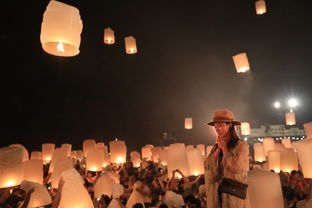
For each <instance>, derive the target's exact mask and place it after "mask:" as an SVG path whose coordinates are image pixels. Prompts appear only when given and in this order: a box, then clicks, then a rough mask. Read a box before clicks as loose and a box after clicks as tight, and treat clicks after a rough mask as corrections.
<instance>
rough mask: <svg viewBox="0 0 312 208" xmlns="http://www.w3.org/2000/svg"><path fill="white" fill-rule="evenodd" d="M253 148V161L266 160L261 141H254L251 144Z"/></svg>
mask: <svg viewBox="0 0 312 208" xmlns="http://www.w3.org/2000/svg"><path fill="white" fill-rule="evenodd" d="M253 148H254V161H256V162H263V161H266V157H265V154H264V148H263V145H262V144H261V143H255V144H254V145H253Z"/></svg>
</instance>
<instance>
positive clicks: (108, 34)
mask: <svg viewBox="0 0 312 208" xmlns="http://www.w3.org/2000/svg"><path fill="white" fill-rule="evenodd" d="M104 43H105V44H108V45H111V44H114V43H115V35H114V30H112V29H111V28H110V27H108V28H105V29H104Z"/></svg>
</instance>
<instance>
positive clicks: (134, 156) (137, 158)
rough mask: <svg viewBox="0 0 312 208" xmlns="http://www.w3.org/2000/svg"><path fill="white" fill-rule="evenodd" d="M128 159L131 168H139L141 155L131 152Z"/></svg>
mask: <svg viewBox="0 0 312 208" xmlns="http://www.w3.org/2000/svg"><path fill="white" fill-rule="evenodd" d="M130 158H131V162H132V165H133V167H135V168H138V167H140V166H141V162H142V161H141V155H140V153H138V152H136V151H132V152H130Z"/></svg>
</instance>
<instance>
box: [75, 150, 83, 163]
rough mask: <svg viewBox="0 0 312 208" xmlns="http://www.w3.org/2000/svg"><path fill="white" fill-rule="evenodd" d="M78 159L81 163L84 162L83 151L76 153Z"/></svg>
mask: <svg viewBox="0 0 312 208" xmlns="http://www.w3.org/2000/svg"><path fill="white" fill-rule="evenodd" d="M76 159H77V160H79V161H81V160H83V151H82V150H77V151H76Z"/></svg>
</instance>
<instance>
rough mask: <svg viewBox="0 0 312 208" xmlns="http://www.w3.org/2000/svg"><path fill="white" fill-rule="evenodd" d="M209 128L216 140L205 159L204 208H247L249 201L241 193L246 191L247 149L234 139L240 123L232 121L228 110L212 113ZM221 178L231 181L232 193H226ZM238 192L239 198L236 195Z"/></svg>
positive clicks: (242, 142)
mask: <svg viewBox="0 0 312 208" xmlns="http://www.w3.org/2000/svg"><path fill="white" fill-rule="evenodd" d="M208 125H210V126H214V128H215V131H216V134H217V140H216V144H215V145H214V146H213V148H212V150H211V152H210V154H209V155H208V157H207V158H206V160H205V183H206V196H207V208H220V207H222V208H247V207H249V202H248V200H247V199H245V196H244V193H246V190H247V188H246V187H247V185H245V184H247V172H248V170H249V147H248V144H247V143H246V142H244V141H242V140H240V139H239V138H238V136H237V133H236V130H235V125H240V122H239V121H236V120H234V116H233V113H232V112H231V111H229V110H219V111H216V112H214V115H213V120H212V121H211V122H209V123H208ZM224 179H230V181H234V185H233V186H234V188H232V191H233V190H234V193H233V192H232V193H230V192H228V191H227V190H226V189H228V188H229V186H228V185H229V183H226V182H225V181H227V180H224ZM231 184H233V183H231ZM241 187H243V188H242V189H241ZM230 189H231V188H230ZM235 189H236V190H235ZM237 189H239V190H240V191H239V193H238V195H240V196H237ZM225 190H226V191H225ZM242 192H243V197H242V196H241V194H242Z"/></svg>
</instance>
